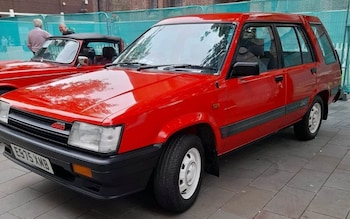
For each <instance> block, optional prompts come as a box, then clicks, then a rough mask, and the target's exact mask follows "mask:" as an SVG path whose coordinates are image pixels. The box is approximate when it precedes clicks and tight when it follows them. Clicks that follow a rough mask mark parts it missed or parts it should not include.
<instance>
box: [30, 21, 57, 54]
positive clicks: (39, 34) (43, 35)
mask: <svg viewBox="0 0 350 219" xmlns="http://www.w3.org/2000/svg"><path fill="white" fill-rule="evenodd" d="M33 24H34V29H33V30H31V31H30V32H29V33H28V39H27V46H28V48H29V49H30V50H31V51H32V52H33V54H35V53H36V52H37V51H38V50H39V49H40V48H41V46H42V45H43V44H44V42H45V40H46V39H47V38H48V37H49V36H51V34H49V33H48V32H47V31H45V30H43V29H41V28H42V26H43V22H42V21H41V19H38V18H37V19H34V20H33Z"/></svg>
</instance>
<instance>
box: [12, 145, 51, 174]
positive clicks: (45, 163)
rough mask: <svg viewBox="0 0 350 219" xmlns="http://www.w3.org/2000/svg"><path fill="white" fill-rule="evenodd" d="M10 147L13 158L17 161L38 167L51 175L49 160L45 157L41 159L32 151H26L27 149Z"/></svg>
mask: <svg viewBox="0 0 350 219" xmlns="http://www.w3.org/2000/svg"><path fill="white" fill-rule="evenodd" d="M11 147H12V151H13V153H14V154H15V157H16V158H17V159H18V160H21V161H23V162H24V163H27V164H29V165H32V166H35V167H38V168H40V169H42V170H45V171H46V172H49V173H52V174H53V170H52V167H51V163H50V161H49V159H47V158H46V157H43V156H41V155H39V154H36V153H34V152H32V151H28V150H27V149H24V148H21V147H18V146H17V145H13V144H11Z"/></svg>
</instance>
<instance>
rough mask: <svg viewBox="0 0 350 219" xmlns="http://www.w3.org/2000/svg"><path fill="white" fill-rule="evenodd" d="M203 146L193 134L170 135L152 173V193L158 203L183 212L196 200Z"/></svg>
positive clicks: (200, 175) (168, 208)
mask: <svg viewBox="0 0 350 219" xmlns="http://www.w3.org/2000/svg"><path fill="white" fill-rule="evenodd" d="M203 155H204V151H203V146H202V143H201V140H200V139H199V138H198V137H197V136H194V135H181V136H178V137H175V138H173V139H171V140H170V141H169V143H168V145H167V148H166V151H165V152H164V154H163V156H162V157H161V159H160V162H159V164H158V167H157V170H156V173H155V177H154V195H155V198H156V200H157V202H158V204H159V205H160V206H162V207H163V208H165V209H167V210H170V211H174V212H183V211H185V210H187V209H188V208H189V207H191V206H192V205H193V203H194V202H195V200H196V198H197V196H198V193H199V189H200V186H201V181H202V172H203V161H204V159H203Z"/></svg>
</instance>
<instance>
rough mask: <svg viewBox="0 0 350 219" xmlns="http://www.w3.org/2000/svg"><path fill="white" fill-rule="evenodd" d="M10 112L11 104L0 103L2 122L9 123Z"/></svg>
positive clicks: (0, 118) (0, 119) (0, 120)
mask: <svg viewBox="0 0 350 219" xmlns="http://www.w3.org/2000/svg"><path fill="white" fill-rule="evenodd" d="M9 112H10V104H9V103H6V102H4V101H0V122H4V123H7V122H8V118H9Z"/></svg>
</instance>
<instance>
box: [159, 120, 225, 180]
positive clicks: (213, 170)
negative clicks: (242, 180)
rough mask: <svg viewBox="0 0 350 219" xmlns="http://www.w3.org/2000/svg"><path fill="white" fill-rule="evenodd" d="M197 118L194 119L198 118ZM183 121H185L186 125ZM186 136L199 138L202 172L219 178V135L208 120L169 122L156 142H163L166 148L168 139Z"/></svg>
mask: <svg viewBox="0 0 350 219" xmlns="http://www.w3.org/2000/svg"><path fill="white" fill-rule="evenodd" d="M197 116H198V115H197ZM197 116H196V118H198V117H197ZM201 118H204V117H201ZM185 121H187V123H186V122H185ZM179 124H181V126H180V127H179V126H178V125H179ZM175 127H177V128H175ZM216 130H218V129H216ZM186 134H193V135H196V136H198V137H199V139H200V140H201V142H202V146H203V149H204V161H205V162H204V170H205V171H206V172H207V173H210V174H213V175H216V176H219V165H218V152H217V145H218V138H217V137H218V136H220V133H215V124H213V123H211V122H209V120H191V119H189V118H186V119H180V118H179V119H177V120H176V122H175V121H173V122H170V123H169V124H167V125H166V126H165V127H164V129H163V130H162V131H161V132H160V133H159V136H158V138H159V139H158V140H161V139H162V140H163V142H165V144H164V145H165V147H167V144H166V143H167V142H168V141H169V140H170V139H172V138H176V137H178V136H180V135H186ZM163 151H164V150H163Z"/></svg>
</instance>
